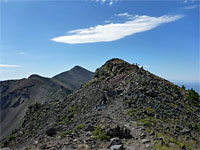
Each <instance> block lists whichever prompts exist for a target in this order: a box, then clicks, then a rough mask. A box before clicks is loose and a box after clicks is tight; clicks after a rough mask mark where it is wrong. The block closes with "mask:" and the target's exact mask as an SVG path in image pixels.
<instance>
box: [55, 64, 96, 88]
mask: <svg viewBox="0 0 200 150" xmlns="http://www.w3.org/2000/svg"><path fill="white" fill-rule="evenodd" d="M93 75H94V73H93V72H90V71H88V70H86V69H84V68H82V67H80V66H75V67H74V68H72V69H71V70H69V71H66V72H63V73H60V74H58V75H56V76H54V77H53V79H56V80H58V81H60V82H62V83H64V84H65V85H67V86H69V87H70V88H71V89H72V90H77V89H79V88H80V86H81V85H82V84H83V83H85V82H87V81H89V80H90V79H92V78H93Z"/></svg>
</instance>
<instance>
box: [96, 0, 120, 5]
mask: <svg viewBox="0 0 200 150" xmlns="http://www.w3.org/2000/svg"><path fill="white" fill-rule="evenodd" d="M95 1H96V2H100V3H101V4H104V3H106V4H108V5H113V4H114V3H116V2H117V1H118V0H95Z"/></svg>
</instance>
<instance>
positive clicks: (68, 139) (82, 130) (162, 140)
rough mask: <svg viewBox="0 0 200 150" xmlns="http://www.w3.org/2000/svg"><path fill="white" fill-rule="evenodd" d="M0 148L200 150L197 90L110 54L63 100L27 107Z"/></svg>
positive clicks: (199, 116) (199, 103)
mask: <svg viewBox="0 0 200 150" xmlns="http://www.w3.org/2000/svg"><path fill="white" fill-rule="evenodd" d="M1 147H2V148H8V149H19V150H21V149H24V150H25V149H49V150H75V149H78V150H123V149H124V150H151V149H153V150H199V149H200V99H199V95H198V94H197V93H196V92H195V91H194V90H192V89H191V90H185V88H184V87H178V86H176V85H174V84H173V83H171V82H169V81H167V80H165V79H163V78H160V77H158V76H156V75H153V74H151V73H150V72H148V71H146V70H144V69H143V67H139V66H138V65H137V64H129V63H128V62H125V61H123V60H120V59H111V60H109V61H107V62H106V63H105V64H104V65H103V66H102V67H101V68H99V69H97V70H96V72H95V75H94V77H93V79H92V80H90V81H89V82H87V83H85V84H82V86H81V88H80V89H78V90H77V91H75V92H73V93H72V94H70V95H68V96H67V97H66V98H65V99H62V100H53V101H50V102H48V101H46V102H45V103H44V104H39V103H36V104H34V105H31V106H29V108H28V110H27V112H26V115H25V117H24V120H23V122H22V124H21V126H20V127H19V128H18V129H16V130H14V131H13V132H12V133H11V134H10V135H9V136H8V137H7V138H5V139H3V140H2V141H1Z"/></svg>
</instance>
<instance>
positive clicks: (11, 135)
mask: <svg viewBox="0 0 200 150" xmlns="http://www.w3.org/2000/svg"><path fill="white" fill-rule="evenodd" d="M13 139H14V136H13V134H12V133H11V134H10V135H8V141H12V140H13Z"/></svg>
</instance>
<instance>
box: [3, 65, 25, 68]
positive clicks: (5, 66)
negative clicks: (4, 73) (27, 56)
mask: <svg viewBox="0 0 200 150" xmlns="http://www.w3.org/2000/svg"><path fill="white" fill-rule="evenodd" d="M19 67H22V66H19V65H7V64H0V68H19Z"/></svg>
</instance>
